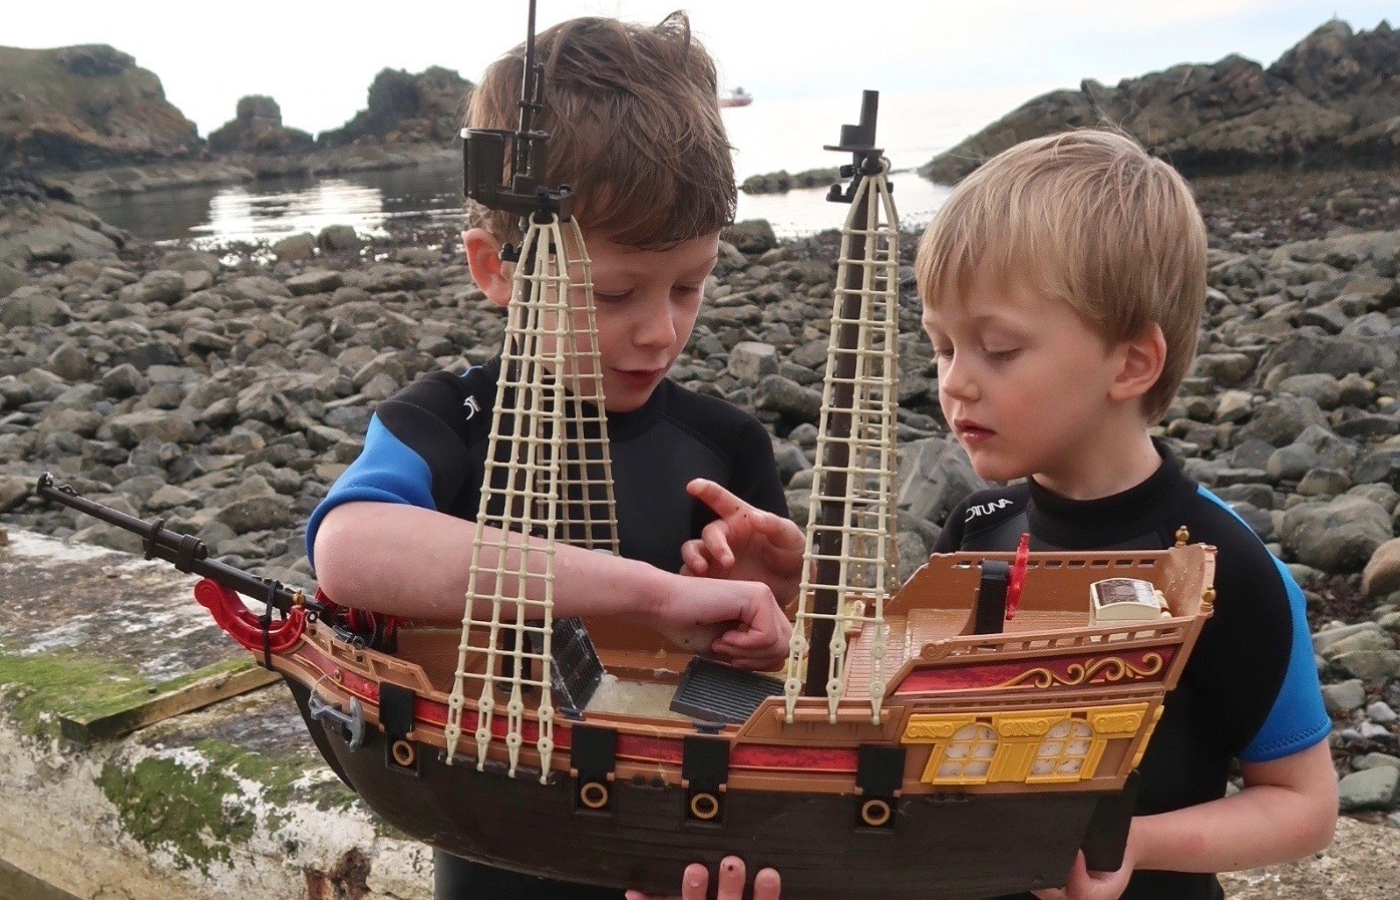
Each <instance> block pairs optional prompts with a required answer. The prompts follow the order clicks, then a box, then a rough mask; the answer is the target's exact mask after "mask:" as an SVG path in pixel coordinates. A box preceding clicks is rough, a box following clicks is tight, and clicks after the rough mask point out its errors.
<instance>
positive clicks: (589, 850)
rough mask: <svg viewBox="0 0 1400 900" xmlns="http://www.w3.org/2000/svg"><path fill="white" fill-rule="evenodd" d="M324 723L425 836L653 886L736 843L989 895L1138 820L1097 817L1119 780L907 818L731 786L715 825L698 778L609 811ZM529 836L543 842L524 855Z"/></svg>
mask: <svg viewBox="0 0 1400 900" xmlns="http://www.w3.org/2000/svg"><path fill="white" fill-rule="evenodd" d="M309 724H310V725H311V726H312V728H313V729H316V728H319V725H318V723H315V722H311V723H309ZM324 735H325V737H326V741H325V744H324V747H325V749H328V750H330V752H331V756H332V759H331V762H332V764H333V765H334V766H335V768H336V769H337V771H339V772H341V773H342V774H343V776H344V777H345V778H346V780H347V781H348V782H349V783H350V785H351V786H352V787H353V788H354V790H355V791H356V792H357V793H358V794H359V795H360V796H361V798H362V799H363V800H364V801H365V802H366V803H367V804H368V805H369V806H370V807H371V808H372V809H374V810H375V812H376V813H378V814H379V815H380V816H381V817H383V818H384V819H385V820H386V821H388V822H389V823H391V824H392V825H394V826H395V827H397V828H400V829H402V830H403V831H405V832H406V833H408V834H410V835H412V836H413V837H415V838H418V839H420V840H422V841H424V842H426V843H429V844H431V845H433V846H434V847H437V848H439V849H441V850H445V851H447V852H449V853H453V854H456V855H459V856H464V857H467V858H470V859H473V860H477V861H480V862H485V863H487V864H490V865H495V866H499V867H501V868H508V869H513V870H516V871H521V872H525V873H527V874H532V875H540V876H545V877H550V878H556V879H561V880H565V881H574V882H583V883H590V884H597V885H603V886H607V887H616V888H637V889H640V890H644V891H647V892H651V893H660V894H674V893H676V892H678V890H679V887H680V884H681V875H682V872H683V871H684V869H685V867H686V866H687V865H688V864H690V863H693V862H703V863H706V864H707V865H709V866H710V867H711V869H712V870H713V869H714V868H715V866H717V864H718V863H719V861H720V860H721V859H722V858H723V857H725V856H727V855H730V854H736V855H738V856H740V857H741V858H743V859H744V860H745V862H746V864H747V865H748V866H749V867H750V868H751V869H753V868H757V867H761V866H772V867H774V868H775V869H777V870H778V871H779V872H780V873H781V874H782V878H783V895H784V897H790V898H794V900H855V898H872V900H874V898H883V900H977V898H983V897H988V896H992V895H996V894H1000V893H1007V892H1011V891H1018V890H1024V889H1026V888H1028V887H1048V886H1053V885H1060V884H1064V883H1065V881H1066V879H1067V878H1068V875H1069V867H1070V865H1071V864H1072V862H1073V860H1074V857H1075V854H1076V852H1077V851H1078V850H1079V849H1080V848H1081V847H1083V846H1084V845H1085V844H1086V842H1087V843H1093V842H1094V839H1095V838H1094V836H1093V835H1091V831H1101V832H1118V833H1119V834H1125V833H1126V826H1127V821H1126V819H1124V820H1123V821H1121V822H1114V823H1104V822H1095V821H1093V819H1094V813H1095V810H1096V808H1098V807H1099V805H1100V802H1101V801H1105V800H1112V799H1116V798H1117V796H1118V794H1117V792H1114V793H1112V794H1103V793H1092V792H1073V793H1066V792H1056V793H1036V794H1014V795H966V794H962V795H959V794H949V795H944V796H938V795H922V796H907V797H903V798H900V799H899V800H897V801H896V803H895V805H894V810H893V825H892V827H884V828H869V827H863V826H858V825H857V821H858V800H857V798H855V797H853V796H846V795H839V794H793V793H787V792H775V791H753V790H746V791H735V792H730V793H729V794H728V795H727V796H726V797H725V798H724V800H723V804H724V805H723V810H722V814H721V815H720V816H719V817H717V818H716V819H715V820H714V821H711V822H695V821H689V820H688V819H687V816H686V812H685V810H686V802H687V800H686V792H685V790H684V789H682V788H680V787H676V786H667V785H666V784H664V783H663V782H662V781H661V780H660V779H655V780H652V781H643V780H640V779H638V780H629V781H622V782H618V783H615V784H613V785H611V786H610V791H611V793H610V797H609V804H608V809H607V810H606V811H594V810H590V809H586V808H582V807H580V805H579V804H578V802H577V800H576V791H575V785H574V784H573V779H571V778H569V777H567V776H563V775H559V774H556V775H555V776H554V777H552V778H551V781H550V783H549V784H541V783H540V780H539V773H538V772H530V771H528V770H521V771H519V772H517V775H516V776H515V777H510V776H509V775H507V774H506V772H505V771H504V767H500V768H494V767H493V768H488V769H487V770H485V771H481V770H478V769H477V768H476V766H475V764H474V763H473V762H472V761H470V760H466V759H462V758H460V757H459V758H458V761H456V762H455V763H454V764H453V765H450V766H449V765H447V764H446V763H445V761H444V756H445V754H443V753H442V751H440V750H438V749H436V748H433V747H428V746H422V745H419V747H418V749H419V751H420V752H419V754H418V757H417V759H416V760H415V764H414V766H413V767H412V768H411V769H410V768H404V767H400V766H397V765H393V764H390V763H389V762H388V760H389V759H391V756H390V754H389V748H388V746H387V745H386V741H385V739H384V737H383V735H382V733H379V732H378V731H375V730H371V731H370V733H368V734H367V735H366V736H365V740H364V743H362V744H361V745H360V746H359V747H357V748H355V749H351V748H350V746H349V744H348V742H347V741H346V740H345V739H344V738H343V737H342V736H341V735H340V734H339V733H338V732H337V730H336V729H329V730H326V731H325V732H324ZM1108 805H1111V804H1108ZM1091 823H1092V827H1091ZM1097 837H1098V839H1102V838H1104V837H1108V838H1109V839H1110V840H1111V839H1112V835H1108V834H1099V835H1098V836H1097ZM523 841H534V842H536V844H537V846H536V848H535V850H534V851H533V852H522V846H521V844H522V842H523ZM527 861H528V862H527Z"/></svg>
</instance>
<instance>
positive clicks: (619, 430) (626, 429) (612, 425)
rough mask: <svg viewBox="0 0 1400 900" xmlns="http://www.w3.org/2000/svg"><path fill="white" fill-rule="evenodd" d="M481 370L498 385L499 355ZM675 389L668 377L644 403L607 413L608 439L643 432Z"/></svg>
mask: <svg viewBox="0 0 1400 900" xmlns="http://www.w3.org/2000/svg"><path fill="white" fill-rule="evenodd" d="M482 368H483V369H485V370H486V372H487V373H488V374H489V375H490V376H491V380H492V382H494V383H495V384H500V382H501V357H500V355H499V354H498V355H496V356H493V357H491V358H490V359H489V360H487V361H486V362H485V363H482ZM675 389H676V385H675V383H674V382H672V381H671V379H670V377H669V376H668V377H666V378H663V379H661V383H660V384H658V385H657V386H656V390H654V391H652V392H651V396H650V397H648V398H647V402H646V403H643V404H642V405H641V406H639V407H637V408H636V409H634V410H631V411H629V412H621V413H608V438H609V439H610V440H614V441H625V440H627V439H628V438H630V437H633V436H634V435H637V434H640V433H641V432H643V431H645V430H646V429H647V428H649V427H650V426H651V425H652V424H653V423H655V422H656V420H657V419H659V418H661V416H662V415H664V414H665V412H666V406H667V403H668V402H669V400H670V396H671V391H673V390H675ZM584 406H586V407H588V408H589V409H590V410H591V409H592V407H593V404H591V403H585V404H584Z"/></svg>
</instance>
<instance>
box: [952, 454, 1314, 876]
mask: <svg viewBox="0 0 1400 900" xmlns="http://www.w3.org/2000/svg"><path fill="white" fill-rule="evenodd" d="M1158 449H1159V451H1160V452H1162V454H1163V457H1164V461H1163V463H1162V465H1161V467H1160V468H1159V469H1158V470H1157V472H1156V473H1155V474H1154V475H1153V476H1152V477H1151V478H1149V479H1147V480H1146V481H1144V482H1143V483H1142V484H1140V485H1138V486H1137V487H1135V488H1132V489H1130V490H1128V491H1125V492H1123V493H1121V494H1116V495H1114V496H1112V497H1106V498H1103V499H1101V500H1092V501H1074V500H1068V499H1066V498H1064V497H1061V496H1059V495H1057V494H1054V493H1052V492H1051V491H1048V490H1046V489H1045V488H1043V487H1041V486H1039V485H1038V484H1036V483H1035V482H1034V481H1031V482H1029V483H1020V484H1017V485H1013V486H1011V487H1006V488H998V489H993V490H987V491H979V492H977V493H975V494H973V495H971V496H969V497H967V498H966V499H965V500H963V501H962V503H960V504H959V505H958V506H957V508H955V509H954V510H953V512H952V513H951V514H950V515H949V516H948V523H947V527H946V528H945V530H944V531H943V534H942V535H941V536H940V538H939V540H938V544H937V547H936V548H935V549H936V550H938V551H939V552H949V551H953V550H1014V549H1015V548H1016V544H1017V542H1018V541H1019V540H1020V537H1021V534H1022V533H1023V532H1029V533H1030V535H1031V544H1030V546H1031V549H1032V550H1119V549H1122V550H1133V549H1164V548H1166V547H1170V546H1171V545H1172V544H1173V543H1174V542H1175V540H1176V532H1177V529H1178V528H1180V527H1181V526H1183V525H1184V526H1186V528H1187V530H1188V531H1189V532H1190V539H1191V541H1193V542H1202V543H1207V544H1212V545H1214V546H1215V547H1216V548H1217V549H1218V554H1217V556H1216V569H1215V589H1216V602H1215V615H1214V616H1213V617H1212V618H1211V619H1209V620H1208V621H1207V622H1206V625H1205V628H1204V629H1203V630H1202V632H1201V637H1200V640H1199V641H1198V642H1197V644H1196V647H1195V649H1194V651H1193V652H1192V655H1191V659H1190V660H1189V661H1188V662H1187V664H1186V669H1185V671H1184V672H1183V674H1182V678H1181V681H1180V682H1179V683H1178V685H1177V687H1176V689H1175V690H1173V691H1172V692H1171V693H1169V694H1168V695H1167V698H1166V702H1165V711H1164V712H1163V714H1162V719H1161V721H1160V722H1159V723H1158V724H1157V728H1156V730H1155V731H1154V732H1153V735H1152V742H1151V743H1150V744H1149V745H1148V748H1147V753H1146V754H1145V755H1144V756H1143V759H1142V764H1141V766H1140V767H1139V771H1140V772H1141V776H1142V782H1141V793H1140V794H1139V797H1138V804H1137V810H1136V811H1137V813H1138V814H1139V815H1151V814H1153V813H1160V812H1167V811H1169V810H1175V809H1181V808H1183V807H1187V806H1194V805H1196V804H1198V803H1205V802H1207V801H1210V800H1214V799H1217V798H1219V797H1222V796H1224V794H1225V786H1226V781H1227V779H1228V776H1229V771H1230V766H1231V762H1232V761H1233V760H1234V759H1240V760H1244V761H1247V762H1267V761H1269V760H1274V759H1280V758H1283V757H1285V756H1290V755H1292V754H1294V753H1297V752H1299V751H1302V750H1305V749H1307V748H1309V747H1311V746H1313V745H1314V744H1316V743H1318V742H1319V741H1322V740H1326V738H1327V735H1328V734H1329V733H1330V731H1331V721H1330V720H1329V719H1328V717H1327V714H1326V712H1325V711H1324V709H1323V706H1322V697H1321V692H1320V689H1319V687H1318V680H1317V670H1316V667H1315V665H1314V663H1313V653H1312V641H1311V638H1310V635H1309V632H1308V625H1307V617H1306V612H1305V605H1304V600H1303V594H1302V591H1301V590H1300V589H1299V588H1298V585H1297V583H1296V582H1295V581H1294V580H1293V578H1292V577H1291V575H1290V574H1289V572H1288V570H1287V568H1285V567H1284V566H1283V565H1282V563H1280V562H1279V561H1278V560H1277V559H1275V558H1274V557H1273V556H1271V555H1270V554H1269V552H1268V550H1267V549H1266V548H1265V547H1264V545H1263V544H1262V543H1261V542H1260V541H1259V538H1258V537H1256V536H1255V534H1254V532H1253V531H1251V530H1250V528H1249V526H1247V525H1246V524H1245V523H1244V521H1243V520H1241V519H1240V518H1239V517H1238V516H1237V515H1235V513H1234V512H1233V511H1231V510H1230V508H1229V507H1228V506H1226V505H1225V504H1224V503H1223V502H1222V501H1221V500H1220V499H1219V498H1217V497H1216V496H1215V495H1213V494H1211V493H1210V492H1209V491H1207V490H1206V489H1204V488H1202V487H1200V486H1198V485H1197V484H1196V483H1195V482H1193V481H1192V480H1191V479H1190V478H1189V477H1187V476H1186V474H1185V473H1184V472H1182V471H1181V468H1180V466H1179V465H1178V464H1177V462H1176V461H1175V460H1174V459H1173V458H1172V457H1171V455H1170V453H1168V452H1166V451H1165V450H1164V449H1163V448H1161V447H1159V448H1158ZM1015 896H1016V898H1017V900H1021V898H1026V900H1031V898H1032V895H1030V894H1017V895H1015ZM1223 896H1224V893H1223V892H1222V891H1221V888H1220V882H1219V881H1218V880H1217V879H1216V877H1215V876H1214V875H1203V874H1194V873H1182V872H1155V871H1140V872H1138V873H1136V874H1135V875H1134V876H1133V878H1132V880H1131V881H1130V882H1129V884H1128V888H1127V890H1126V891H1125V892H1124V893H1123V898H1124V900H1210V898H1217V900H1218V898H1221V897H1223Z"/></svg>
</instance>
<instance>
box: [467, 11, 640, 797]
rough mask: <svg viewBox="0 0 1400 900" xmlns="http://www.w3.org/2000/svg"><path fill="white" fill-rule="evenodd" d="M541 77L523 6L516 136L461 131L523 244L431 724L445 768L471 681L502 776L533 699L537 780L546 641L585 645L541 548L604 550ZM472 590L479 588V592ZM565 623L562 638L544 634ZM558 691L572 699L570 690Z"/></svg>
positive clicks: (553, 680) (607, 529)
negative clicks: (462, 592) (458, 604)
mask: <svg viewBox="0 0 1400 900" xmlns="http://www.w3.org/2000/svg"><path fill="white" fill-rule="evenodd" d="M543 82H544V76H543V66H542V65H540V64H539V63H538V62H537V61H536V59H535V3H534V0H531V2H530V11H529V25H528V37H527V39H526V44H525V58H524V61H523V71H522V73H521V91H520V102H519V105H520V117H519V126H518V128H517V129H516V130H515V131H513V132H512V131H504V130H496V129H478V128H471V129H463V130H462V138H463V149H462V156H463V170H464V178H463V181H464V186H463V191H464V193H465V194H466V196H467V197H468V198H470V199H471V200H474V201H476V202H477V203H480V204H481V205H483V206H486V207H487V208H489V209H494V210H501V211H505V212H509V213H513V214H515V215H518V216H520V217H521V230H522V232H523V238H522V239H521V243H520V246H519V247H518V248H515V247H511V246H510V245H509V244H507V245H505V246H504V247H502V249H501V258H502V260H504V261H507V262H515V263H516V266H515V273H514V276H513V283H512V289H511V299H510V304H509V308H508V317H507V323H506V330H505V338H504V341H503V345H502V350H501V373H500V378H499V381H498V383H497V402H496V406H495V409H494V411H493V415H492V421H491V431H490V437H489V440H488V443H487V451H486V463H485V473H484V477H483V482H482V489H481V506H480V508H479V510H478V513H477V518H476V524H477V528H476V537H475V538H474V540H473V541H472V548H471V566H470V574H469V578H468V587H467V604H466V611H465V613H464V614H463V617H462V635H461V641H460V643H459V645H458V648H457V669H456V673H455V676H454V679H453V687H452V693H451V696H450V698H449V702H448V723H447V726H446V729H445V732H446V739H447V761H448V762H449V763H451V762H452V761H453V759H454V757H455V756H456V753H457V747H458V743H459V741H460V740H461V739H462V736H463V735H462V729H463V724H462V718H463V711H464V709H465V707H466V692H467V684H468V683H469V682H475V683H479V684H478V688H479V692H478V700H477V720H476V723H475V727H474V733H473V734H472V737H473V738H474V739H475V742H476V751H477V752H476V766H477V768H478V769H484V768H485V764H486V755H487V749H488V748H489V746H490V744H491V741H492V739H493V737H494V734H493V728H494V726H495V718H496V715H497V713H498V709H499V707H500V706H501V705H504V710H503V712H504V717H505V720H506V721H505V727H504V732H505V744H506V748H507V752H508V754H509V772H510V774H511V775H512V776H514V775H515V774H516V771H517V768H518V766H519V760H520V749H521V747H522V745H523V744H524V740H525V734H526V728H525V717H524V712H525V709H526V707H527V705H528V704H527V703H526V702H525V701H526V697H527V695H530V694H533V695H534V696H536V697H538V703H537V704H534V705H535V707H536V709H537V710H538V732H537V735H536V737H535V749H536V751H537V752H538V753H539V756H540V779H541V781H542V782H543V781H544V780H545V779H546V778H547V775H548V773H549V770H550V758H551V755H552V753H553V750H554V742H553V722H554V715H555V711H556V710H555V693H556V692H557V691H559V690H563V689H567V687H568V684H567V683H566V682H561V680H560V679H561V678H566V677H567V676H566V675H564V674H563V673H561V672H560V671H559V669H558V667H557V665H556V663H555V656H556V653H555V650H556V648H555V646H554V643H555V641H556V640H557V639H559V638H560V636H561V635H564V636H572V638H571V639H575V640H580V641H583V642H585V643H587V636H586V633H585V632H583V631H582V627H581V624H579V623H577V620H566V623H556V622H555V621H554V615H553V606H554V554H555V546H556V543H557V542H558V541H568V542H570V543H574V544H579V545H581V546H583V547H586V548H589V549H599V550H606V551H609V552H611V553H613V554H617V553H618V543H617V513H616V504H615V501H614V499H613V494H612V462H611V458H610V454H609V451H608V444H607V426H606V422H605V421H604V413H603V409H604V406H603V382H602V366H601V365H600V364H599V360H598V341H597V325H596V318H595V315H594V306H593V283H592V282H593V279H592V269H591V264H590V262H589V259H588V255H587V252H586V250H585V248H584V244H583V235H582V233H581V231H580V229H579V226H578V222H577V220H576V219H574V218H573V215H572V209H573V200H574V198H573V194H572V192H571V191H570V189H569V188H568V187H567V186H562V187H559V188H557V189H551V188H548V187H546V186H545V178H546V174H547V172H546V166H547V159H548V155H547V144H546V141H547V139H548V135H547V134H546V133H544V132H542V131H539V130H536V128H535V127H534V119H535V115H536V113H538V112H539V111H540V110H541V109H542V108H543V105H542V98H543V92H544V83H543ZM507 149H509V150H510V154H511V162H510V166H509V168H507V167H506V152H507ZM507 175H508V176H509V180H508V181H507V180H506V176H507ZM580 297H581V298H582V302H578V303H575V302H574V301H575V300H576V299H577V298H580ZM590 361H591V364H590ZM580 372H582V373H584V374H579V373H580ZM565 373H571V374H570V375H569V377H565ZM531 539H534V541H533V542H532V541H531ZM531 582H534V583H536V584H543V591H542V596H540V595H536V596H531V595H530V591H528V590H527V585H528V584H530V583H531ZM483 584H490V585H492V587H491V588H490V589H489V590H482V589H481V588H480V587H479V585H483ZM488 607H489V609H488ZM568 623H571V624H572V626H573V630H572V631H570V630H568V629H561V628H559V627H557V626H559V625H563V624H568ZM474 652H476V653H480V654H482V655H483V656H484V657H485V666H484V668H483V667H481V666H471V667H470V668H469V667H468V662H467V661H468V658H469V655H473V654H474ZM587 653H588V655H590V656H591V644H590V645H589V647H588V650H587ZM568 693H569V699H570V700H571V701H573V700H574V692H568ZM585 699H586V698H585ZM502 700H504V704H502Z"/></svg>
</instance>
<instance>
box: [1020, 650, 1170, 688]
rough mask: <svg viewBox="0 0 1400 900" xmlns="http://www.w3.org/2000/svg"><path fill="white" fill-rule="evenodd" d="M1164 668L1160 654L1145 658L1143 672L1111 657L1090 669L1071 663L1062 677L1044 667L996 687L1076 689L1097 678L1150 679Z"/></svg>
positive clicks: (1091, 665)
mask: <svg viewBox="0 0 1400 900" xmlns="http://www.w3.org/2000/svg"><path fill="white" fill-rule="evenodd" d="M1162 666H1163V660H1162V655H1161V654H1160V653H1147V654H1144V655H1143V657H1142V668H1138V667H1137V666H1135V665H1133V664H1132V663H1129V662H1126V661H1125V660H1123V659H1120V658H1119V657H1117V656H1110V657H1107V658H1105V659H1098V660H1095V661H1094V662H1092V663H1090V664H1089V665H1087V666H1086V665H1084V664H1083V663H1070V664H1069V665H1068V666H1066V667H1065V672H1064V674H1063V675H1062V674H1060V673H1059V672H1055V671H1053V670H1051V669H1047V668H1044V667H1040V668H1035V669H1030V670H1029V671H1026V672H1022V673H1021V674H1020V675H1017V676H1016V677H1015V678H1013V679H1011V680H1010V681H1005V682H1002V683H1001V684H999V685H997V686H996V687H997V688H1008V687H1034V688H1050V687H1056V686H1063V687H1075V686H1077V685H1081V684H1084V683H1086V682H1090V681H1094V680H1095V679H1098V678H1102V679H1103V680H1104V681H1123V680H1124V679H1127V680H1129V681H1132V680H1135V679H1138V678H1151V677H1152V676H1153V675H1156V674H1157V673H1158V672H1160V671H1162ZM994 689H995V688H994Z"/></svg>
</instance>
